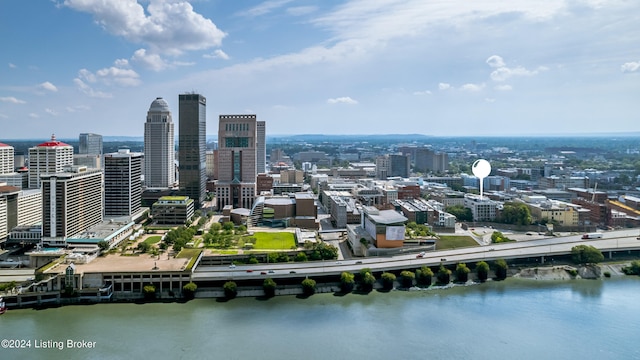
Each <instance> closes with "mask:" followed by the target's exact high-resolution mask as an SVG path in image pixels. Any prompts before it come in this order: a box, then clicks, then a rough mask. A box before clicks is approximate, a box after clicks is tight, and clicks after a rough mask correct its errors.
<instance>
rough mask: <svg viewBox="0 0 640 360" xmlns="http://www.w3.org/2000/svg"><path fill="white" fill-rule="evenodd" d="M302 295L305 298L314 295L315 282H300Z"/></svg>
mask: <svg viewBox="0 0 640 360" xmlns="http://www.w3.org/2000/svg"><path fill="white" fill-rule="evenodd" d="M302 293H303V294H304V295H306V296H310V295H313V294H315V293H316V281H315V280H313V279H309V278H307V279H304V280H302Z"/></svg>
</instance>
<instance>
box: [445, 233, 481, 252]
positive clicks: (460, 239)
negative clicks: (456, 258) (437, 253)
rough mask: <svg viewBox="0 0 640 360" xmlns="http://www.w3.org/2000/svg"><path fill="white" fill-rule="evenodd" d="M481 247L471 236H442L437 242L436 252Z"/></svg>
mask: <svg viewBox="0 0 640 360" xmlns="http://www.w3.org/2000/svg"><path fill="white" fill-rule="evenodd" d="M470 246H480V245H478V243H477V242H476V241H475V240H473V239H472V238H471V237H469V236H455V235H441V236H440V240H437V241H436V250H446V249H457V248H461V247H470Z"/></svg>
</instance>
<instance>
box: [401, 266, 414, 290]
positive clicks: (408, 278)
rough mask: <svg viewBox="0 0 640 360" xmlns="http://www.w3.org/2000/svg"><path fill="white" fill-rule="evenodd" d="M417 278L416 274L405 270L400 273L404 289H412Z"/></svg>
mask: <svg viewBox="0 0 640 360" xmlns="http://www.w3.org/2000/svg"><path fill="white" fill-rule="evenodd" d="M415 278H416V274H415V273H414V272H413V271H409V270H403V271H402V272H401V273H400V284H402V287H404V288H410V287H412V286H413V280H414V279H415Z"/></svg>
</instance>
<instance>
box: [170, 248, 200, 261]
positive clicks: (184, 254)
mask: <svg viewBox="0 0 640 360" xmlns="http://www.w3.org/2000/svg"><path fill="white" fill-rule="evenodd" d="M201 251H202V249H187V248H182V250H180V252H179V253H178V255H176V257H177V258H179V259H189V258H192V257H194V256H198V255H200V252H201Z"/></svg>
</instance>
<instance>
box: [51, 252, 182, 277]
mask: <svg viewBox="0 0 640 360" xmlns="http://www.w3.org/2000/svg"><path fill="white" fill-rule="evenodd" d="M189 260H190V259H186V258H180V259H176V258H174V257H173V256H171V257H167V255H166V254H163V255H160V256H159V257H158V256H152V255H149V254H142V255H138V256H120V255H118V254H114V255H107V256H101V257H98V258H96V259H95V260H93V261H92V262H90V263H88V264H76V265H75V266H76V272H78V273H88V272H100V273H108V272H132V271H150V270H154V267H157V269H155V270H157V271H181V270H183V269H184V267H185V266H186V265H187V264H188V263H189ZM66 266H67V264H64V263H62V264H60V265H58V266H56V267H55V269H52V270H49V272H51V271H54V272H60V271H64V269H65V268H66Z"/></svg>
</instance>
